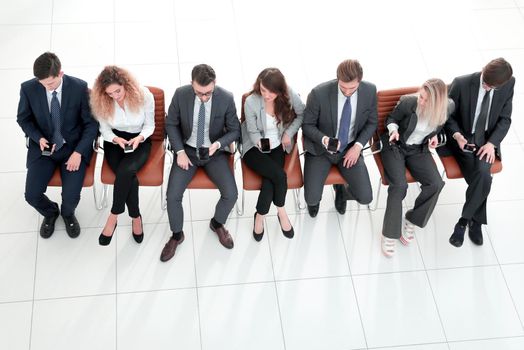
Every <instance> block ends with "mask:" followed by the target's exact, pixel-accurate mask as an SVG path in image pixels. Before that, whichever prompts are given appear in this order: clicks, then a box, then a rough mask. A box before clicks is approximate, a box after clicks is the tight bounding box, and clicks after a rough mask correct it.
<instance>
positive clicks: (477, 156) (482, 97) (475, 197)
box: [439, 58, 515, 247]
mask: <svg viewBox="0 0 524 350" xmlns="http://www.w3.org/2000/svg"><path fill="white" fill-rule="evenodd" d="M512 75H513V70H512V68H511V65H510V64H509V63H508V62H507V61H506V60H505V59H503V58H497V59H494V60H492V61H491V62H489V63H488V64H487V65H486V66H485V67H484V68H483V69H482V72H477V73H473V74H469V75H464V76H461V77H458V78H455V79H454V80H453V83H452V84H451V88H450V90H449V96H450V97H451V98H452V99H453V101H454V102H455V112H454V113H453V114H451V116H450V118H449V119H448V121H447V122H446V125H445V130H446V133H447V134H448V140H449V141H448V143H447V146H448V149H449V150H450V151H451V152H452V154H453V155H454V156H455V159H456V160H457V162H458V164H459V166H460V169H461V171H462V174H463V175H464V179H465V180H466V182H467V184H468V189H467V190H466V202H465V203H464V206H463V208H462V216H461V218H460V219H459V220H458V222H457V224H456V225H455V229H454V231H453V234H452V235H451V237H450V238H449V242H450V243H451V244H452V245H453V246H455V247H460V246H462V243H463V242H464V233H465V231H466V226H467V227H468V235H469V238H470V239H471V241H472V242H473V243H474V244H476V245H482V243H483V238H482V225H486V224H487V219H486V201H487V198H488V195H489V191H490V189H491V180H492V178H491V172H490V169H491V166H492V164H493V162H494V161H495V158H500V143H501V142H502V140H503V139H504V137H505V136H506V134H507V132H508V130H509V126H510V124H511V109H512V100H513V88H514V86H515V78H514V77H513V76H512ZM451 137H452V138H453V139H450V138H451ZM439 153H441V152H439ZM441 154H442V153H441Z"/></svg>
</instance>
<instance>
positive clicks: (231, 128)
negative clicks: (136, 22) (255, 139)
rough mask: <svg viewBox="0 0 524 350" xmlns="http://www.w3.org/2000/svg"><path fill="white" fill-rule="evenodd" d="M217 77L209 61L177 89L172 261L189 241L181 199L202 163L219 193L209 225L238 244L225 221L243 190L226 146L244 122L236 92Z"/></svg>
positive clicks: (170, 131)
mask: <svg viewBox="0 0 524 350" xmlns="http://www.w3.org/2000/svg"><path fill="white" fill-rule="evenodd" d="M215 79H216V75H215V71H214V70H213V68H211V67H210V66H208V65H207V64H199V65H197V66H195V67H193V70H192V72H191V84H190V85H185V86H182V87H180V88H178V89H177V90H176V91H175V94H174V96H173V99H172V100H171V105H170V106H169V110H168V115H167V120H166V131H167V135H168V137H169V142H170V144H171V148H172V150H173V152H174V155H175V158H176V165H173V167H172V168H171V173H170V174H169V182H168V185H167V213H168V216H169V224H170V227H171V231H173V236H172V237H171V238H170V239H169V241H168V242H167V243H166V245H165V247H164V249H163V250H162V254H161V255H160V260H161V261H168V260H169V259H171V258H172V257H173V256H174V255H175V250H176V248H177V246H178V245H179V244H180V243H182V242H183V241H184V232H183V231H182V228H183V223H184V211H183V208H182V197H183V195H184V192H185V190H186V188H187V186H188V184H189V183H190V182H191V179H192V178H193V176H194V175H195V173H196V171H197V169H198V167H203V168H204V170H205V172H206V173H207V175H208V176H209V178H210V179H211V180H212V181H213V183H214V184H215V185H216V186H217V187H218V189H219V191H220V200H219V201H218V203H217V205H216V207H215V215H214V216H213V218H212V219H211V222H210V223H209V226H210V228H211V230H212V231H213V232H215V233H216V234H217V236H218V239H219V241H220V243H221V244H222V245H223V246H224V247H226V248H228V249H231V248H233V238H232V237H231V235H230V234H229V232H228V231H227V230H226V228H225V227H224V224H225V222H226V220H227V217H228V215H229V213H230V211H231V209H233V206H234V205H235V202H236V200H237V196H238V191H237V186H236V183H235V178H234V176H233V172H232V171H231V168H230V167H229V161H228V159H229V156H228V155H226V152H225V148H226V147H228V146H229V145H230V144H231V143H232V142H235V141H237V140H238V139H239V138H240V123H239V120H238V117H237V112H236V108H235V102H234V100H233V95H232V94H231V93H230V92H228V91H226V90H224V89H222V88H220V87H218V86H216V84H215Z"/></svg>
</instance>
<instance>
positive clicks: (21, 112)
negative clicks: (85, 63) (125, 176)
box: [16, 74, 98, 165]
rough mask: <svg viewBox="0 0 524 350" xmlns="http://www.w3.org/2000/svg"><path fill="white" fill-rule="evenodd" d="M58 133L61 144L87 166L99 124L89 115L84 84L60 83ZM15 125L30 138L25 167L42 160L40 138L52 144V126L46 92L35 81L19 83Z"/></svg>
mask: <svg viewBox="0 0 524 350" xmlns="http://www.w3.org/2000/svg"><path fill="white" fill-rule="evenodd" d="M60 118H61V122H62V124H61V125H62V129H61V133H62V136H63V137H64V140H65V141H66V142H67V143H68V144H69V145H70V146H71V147H72V148H73V149H74V150H75V151H76V152H78V153H80V154H81V155H82V159H83V160H84V161H85V162H86V163H87V164H89V161H90V160H91V154H92V152H93V141H94V139H95V138H96V136H97V134H98V122H97V121H96V120H95V119H94V118H93V116H92V115H91V109H90V107H89V92H88V88H87V83H86V82H85V81H83V80H80V79H77V78H74V77H71V76H68V75H65V74H64V76H63V80H62V101H61V104H60ZM16 121H17V122H18V124H19V125H20V127H21V128H22V130H23V131H24V133H25V134H26V136H27V137H29V145H28V147H29V148H28V151H27V165H29V164H30V163H31V162H32V161H34V160H35V159H38V158H39V157H41V156H42V152H41V150H40V143H39V140H40V138H42V137H44V138H45V139H46V140H48V141H49V142H51V139H52V135H53V124H52V121H51V114H50V112H49V104H48V102H47V95H46V90H45V88H44V86H43V85H42V84H40V83H39V82H38V80H37V79H36V78H33V79H31V80H28V81H26V82H24V83H22V87H21V89H20V102H19V103H18V114H17V117H16Z"/></svg>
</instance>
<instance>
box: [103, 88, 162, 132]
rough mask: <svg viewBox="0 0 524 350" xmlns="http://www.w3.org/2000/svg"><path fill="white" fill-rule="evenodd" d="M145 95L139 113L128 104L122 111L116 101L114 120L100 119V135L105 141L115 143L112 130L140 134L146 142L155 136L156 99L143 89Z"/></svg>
mask: <svg viewBox="0 0 524 350" xmlns="http://www.w3.org/2000/svg"><path fill="white" fill-rule="evenodd" d="M142 92H143V93H144V104H143V105H142V106H141V107H140V109H139V110H138V111H137V112H132V111H131V110H130V109H129V108H128V106H127V103H125V102H124V109H122V108H121V107H120V106H119V105H118V103H117V102H116V101H114V103H115V111H114V114H113V118H110V119H107V120H104V119H100V133H101V134H102V137H103V138H104V140H105V141H108V142H113V139H114V138H115V137H117V136H116V135H115V134H114V133H113V130H112V129H116V130H120V131H125V132H129V133H140V135H142V136H143V137H144V140H145V139H147V138H148V137H149V136H151V135H152V134H153V131H154V130H155V99H154V98H153V94H152V93H151V91H149V89H148V88H145V87H142Z"/></svg>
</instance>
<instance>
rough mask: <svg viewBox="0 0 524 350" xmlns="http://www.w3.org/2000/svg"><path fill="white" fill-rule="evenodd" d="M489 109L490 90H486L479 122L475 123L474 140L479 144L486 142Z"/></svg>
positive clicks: (482, 144)
mask: <svg viewBox="0 0 524 350" xmlns="http://www.w3.org/2000/svg"><path fill="white" fill-rule="evenodd" d="M488 109H489V91H486V93H485V94H484V98H483V99H482V104H481V105H480V113H479V116H478V118H477V124H476V125H475V135H473V141H474V142H475V144H476V145H477V146H484V144H485V143H486V139H485V134H486V131H485V130H486V120H487V119H488Z"/></svg>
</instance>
